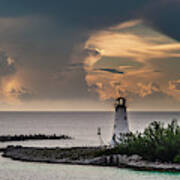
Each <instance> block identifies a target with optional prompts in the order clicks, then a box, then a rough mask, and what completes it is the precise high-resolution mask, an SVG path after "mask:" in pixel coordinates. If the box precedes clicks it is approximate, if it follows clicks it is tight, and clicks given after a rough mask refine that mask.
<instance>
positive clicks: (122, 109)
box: [111, 97, 129, 146]
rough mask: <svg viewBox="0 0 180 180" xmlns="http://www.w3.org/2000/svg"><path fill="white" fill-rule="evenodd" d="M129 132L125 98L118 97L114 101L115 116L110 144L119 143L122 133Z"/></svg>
mask: <svg viewBox="0 0 180 180" xmlns="http://www.w3.org/2000/svg"><path fill="white" fill-rule="evenodd" d="M126 133H129V126H128V120H127V112H126V99H125V98H123V97H119V98H117V99H116V102H115V118H114V132H113V137H112V141H111V145H112V146H115V145H117V144H120V143H121V140H120V138H121V137H122V135H123V134H126Z"/></svg>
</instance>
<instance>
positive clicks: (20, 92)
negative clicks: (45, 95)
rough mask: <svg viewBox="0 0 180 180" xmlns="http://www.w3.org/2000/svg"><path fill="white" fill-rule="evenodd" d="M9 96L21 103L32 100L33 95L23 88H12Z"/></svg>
mask: <svg viewBox="0 0 180 180" xmlns="http://www.w3.org/2000/svg"><path fill="white" fill-rule="evenodd" d="M9 94H10V95H11V96H15V97H17V98H18V99H20V100H23V101H26V100H31V99H32V98H33V93H32V92H31V91H30V90H28V89H27V88H25V87H21V88H19V89H15V88H13V89H11V91H10V92H9Z"/></svg>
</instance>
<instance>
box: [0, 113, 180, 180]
mask: <svg viewBox="0 0 180 180" xmlns="http://www.w3.org/2000/svg"><path fill="white" fill-rule="evenodd" d="M113 119H114V113H113V112H0V135H8V134H9V135H15V134H17V135H19V134H27V135H29V134H38V133H41V134H57V135H60V134H65V135H69V136H72V137H73V139H72V140H42V141H38V140H37V141H24V142H8V143H0V147H5V146H7V145H10V144H13V145H23V146H36V147H71V146H97V145H99V144H100V142H99V138H98V137H97V128H98V127H100V128H101V132H102V138H103V140H104V143H105V144H108V143H109V142H110V140H111V136H112V130H113ZM172 119H177V120H178V122H179V123H180V112H128V120H129V126H130V130H131V131H134V132H135V131H142V130H143V129H144V128H145V127H147V126H148V124H149V123H150V122H152V121H155V120H156V121H161V122H163V123H164V124H167V123H169V122H170V121H171V120H172ZM26 179H27V180H31V179H32V180H36V179H37V180H46V179H47V180H49V179H51V180H56V179H63V180H76V179H77V180H81V179H83V180H86V179H87V180H101V179H102V180H106V179H107V180H109V179H111V180H116V179H118V180H119V179H121V180H144V179H145V180H151V179H152V180H161V179H162V180H170V179H171V180H179V179H180V174H178V173H155V172H139V171H133V170H128V169H119V168H109V167H95V166H94V167H92V166H78V165H73V166H72V165H60V164H45V163H25V162H19V161H12V160H10V159H6V158H2V157H0V180H26Z"/></svg>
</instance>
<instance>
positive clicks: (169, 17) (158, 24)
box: [140, 0, 180, 41]
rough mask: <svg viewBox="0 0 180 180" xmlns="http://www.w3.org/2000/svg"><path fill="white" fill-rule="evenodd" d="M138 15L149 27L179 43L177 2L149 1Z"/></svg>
mask: <svg viewBox="0 0 180 180" xmlns="http://www.w3.org/2000/svg"><path fill="white" fill-rule="evenodd" d="M140 14H141V16H142V17H143V18H144V19H145V20H146V22H147V23H148V24H149V25H150V26H153V27H154V28H156V29H157V30H159V31H161V32H163V33H165V34H166V35H168V36H170V37H173V38H174V39H177V40H179V41H180V33H179V32H180V23H179V17H180V1H179V0H158V1H151V2H150V3H147V4H146V6H145V7H144V10H143V11H142V12H141V13H140Z"/></svg>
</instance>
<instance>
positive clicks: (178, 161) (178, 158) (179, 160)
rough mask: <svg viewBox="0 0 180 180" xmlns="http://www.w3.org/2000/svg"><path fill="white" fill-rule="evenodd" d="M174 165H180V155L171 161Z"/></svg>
mask: <svg viewBox="0 0 180 180" xmlns="http://www.w3.org/2000/svg"><path fill="white" fill-rule="evenodd" d="M173 162H174V163H180V154H178V155H176V156H175V158H174V160H173Z"/></svg>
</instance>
